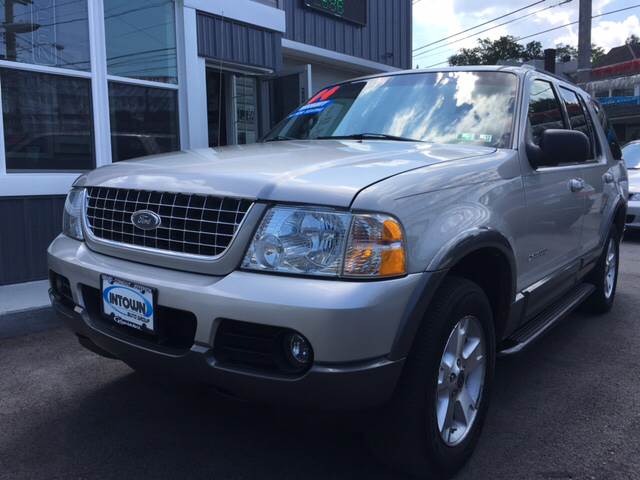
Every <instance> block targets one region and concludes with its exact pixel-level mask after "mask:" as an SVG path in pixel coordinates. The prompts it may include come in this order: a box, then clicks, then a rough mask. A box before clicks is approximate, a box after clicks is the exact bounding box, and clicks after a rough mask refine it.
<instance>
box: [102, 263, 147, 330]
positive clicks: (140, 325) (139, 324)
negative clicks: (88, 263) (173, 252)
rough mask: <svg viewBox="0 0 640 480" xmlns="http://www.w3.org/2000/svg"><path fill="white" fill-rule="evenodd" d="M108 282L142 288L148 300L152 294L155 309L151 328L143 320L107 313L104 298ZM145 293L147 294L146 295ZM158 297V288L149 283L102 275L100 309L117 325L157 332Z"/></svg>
mask: <svg viewBox="0 0 640 480" xmlns="http://www.w3.org/2000/svg"><path fill="white" fill-rule="evenodd" d="M106 283H110V285H114V284H117V285H118V286H122V287H127V288H131V289H135V290H142V291H141V292H140V294H141V295H142V296H143V297H144V298H145V299H147V300H149V298H148V295H150V296H151V298H150V302H151V306H152V309H153V311H152V313H151V320H150V323H151V328H149V327H147V326H146V325H145V324H144V323H142V322H137V321H135V320H131V319H127V318H122V317H120V316H116V315H115V314H113V313H111V314H109V313H107V311H106V309H105V299H104V291H105V284H106ZM145 293H146V294H147V295H145ZM157 299H158V290H157V289H156V288H153V287H149V286H147V285H142V284H140V283H136V282H132V281H130V280H126V279H123V278H119V277H114V276H113V275H107V274H102V275H100V311H101V312H102V315H103V316H104V317H105V318H106V319H108V320H110V321H111V322H113V323H115V324H116V325H122V326H124V327H127V328H130V329H132V330H135V331H138V332H143V333H147V334H150V335H155V334H157V327H158V326H157V318H156V312H157V306H158V302H157Z"/></svg>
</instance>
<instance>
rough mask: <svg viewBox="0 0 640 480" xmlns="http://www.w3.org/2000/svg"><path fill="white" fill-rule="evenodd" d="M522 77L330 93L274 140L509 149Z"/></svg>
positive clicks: (358, 85)
mask: <svg viewBox="0 0 640 480" xmlns="http://www.w3.org/2000/svg"><path fill="white" fill-rule="evenodd" d="M516 85H517V78H516V76H515V75H513V74H510V73H502V72H440V73H419V74H406V75H395V76H387V77H381V78H375V79H371V80H365V81H357V82H352V83H346V84H342V85H339V86H337V87H334V88H332V89H326V90H323V91H322V92H320V93H319V94H318V95H316V96H315V97H313V98H312V99H311V100H310V101H309V102H308V104H307V105H305V106H303V107H301V108H300V109H298V110H297V111H295V112H294V113H293V114H291V115H290V116H289V117H288V118H286V119H285V120H283V121H282V122H281V123H280V124H279V125H278V126H277V127H276V128H275V129H274V131H272V132H271V133H270V134H269V135H268V136H267V139H269V138H275V137H277V136H281V137H293V138H317V137H326V136H346V135H353V134H358V133H377V134H387V135H394V136H399V137H407V138H411V139H416V140H422V141H426V142H433V143H471V144H479V145H487V146H493V147H509V146H510V144H511V135H512V128H513V108H514V103H515V93H516Z"/></svg>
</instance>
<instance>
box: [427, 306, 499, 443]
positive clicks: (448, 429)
mask: <svg viewBox="0 0 640 480" xmlns="http://www.w3.org/2000/svg"><path fill="white" fill-rule="evenodd" d="M485 378H486V341H485V335H484V330H483V328H482V325H481V324H480V321H479V320H478V319H477V318H476V317H474V316H472V315H469V316H466V317H464V318H462V319H461V320H460V321H459V322H458V323H457V324H456V326H455V327H454V328H453V330H452V331H451V334H450V335H449V339H448V340H447V344H446V346H445V349H444V353H443V354H442V358H441V360H440V371H439V374H438V386H437V391H436V406H435V408H436V418H437V422H438V430H439V432H440V437H441V438H442V441H443V442H444V443H445V444H446V445H448V446H455V445H458V444H459V443H460V442H462V441H463V440H464V439H465V438H466V436H467V435H468V433H469V431H470V430H471V428H472V427H473V424H474V422H475V419H476V416H477V414H478V408H479V407H480V401H481V400H482V394H483V390H484V382H485Z"/></svg>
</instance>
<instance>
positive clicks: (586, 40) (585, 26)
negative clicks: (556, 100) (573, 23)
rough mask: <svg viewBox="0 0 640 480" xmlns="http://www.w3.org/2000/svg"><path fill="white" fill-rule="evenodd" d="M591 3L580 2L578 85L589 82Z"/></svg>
mask: <svg viewBox="0 0 640 480" xmlns="http://www.w3.org/2000/svg"><path fill="white" fill-rule="evenodd" d="M591 2H592V0H580V17H579V19H580V24H579V29H578V83H579V84H583V83H586V82H588V81H589V80H591V15H592V13H591Z"/></svg>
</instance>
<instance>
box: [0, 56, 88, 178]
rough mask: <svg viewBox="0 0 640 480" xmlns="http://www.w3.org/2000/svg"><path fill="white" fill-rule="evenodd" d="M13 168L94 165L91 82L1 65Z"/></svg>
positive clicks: (82, 167) (7, 147)
mask: <svg viewBox="0 0 640 480" xmlns="http://www.w3.org/2000/svg"><path fill="white" fill-rule="evenodd" d="M0 83H2V114H3V119H4V143H5V151H6V165H7V171H8V172H21V171H34V170H38V171H59V170H71V171H82V170H90V169H92V168H94V165H95V160H94V148H93V120H92V112H91V82H90V80H88V79H84V78H74V77H63V76H59V75H49V74H44V73H34V72H27V71H21V70H10V69H6V68H3V69H0Z"/></svg>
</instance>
